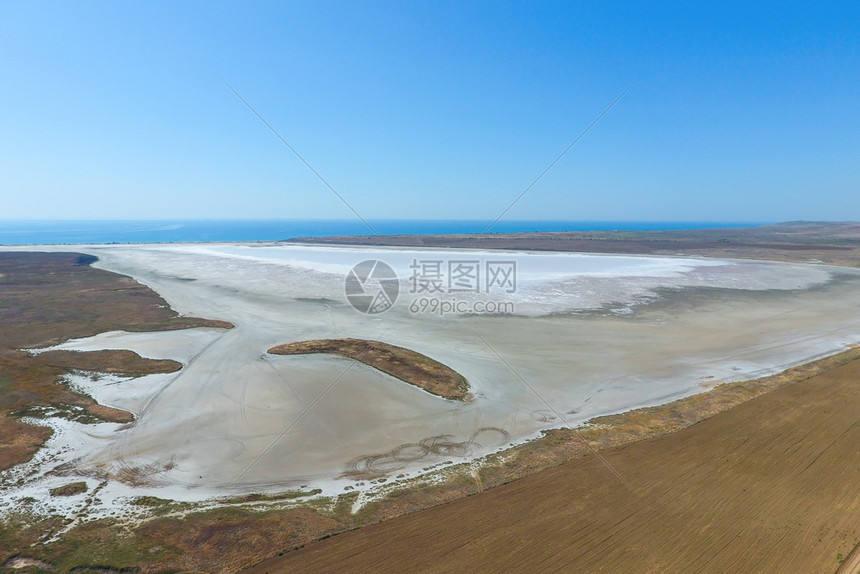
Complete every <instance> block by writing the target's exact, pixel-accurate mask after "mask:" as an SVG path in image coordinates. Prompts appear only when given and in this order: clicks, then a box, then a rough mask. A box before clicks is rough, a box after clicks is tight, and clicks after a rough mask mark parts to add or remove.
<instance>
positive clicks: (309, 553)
mask: <svg viewBox="0 0 860 574" xmlns="http://www.w3.org/2000/svg"><path fill="white" fill-rule="evenodd" d="M858 404H860V361H858V360H853V361H851V362H849V363H847V364H844V365H841V366H837V367H835V368H833V369H832V370H830V371H827V372H825V373H823V374H819V375H816V376H813V377H811V378H808V379H805V380H802V381H799V382H797V383H794V384H791V385H788V386H784V387H782V388H779V389H777V390H774V391H772V392H770V393H767V394H764V395H761V396H758V397H757V398H754V399H752V400H749V401H747V402H744V403H743V404H740V405H738V406H735V407H734V408H731V409H729V410H726V411H724V412H722V413H720V414H717V415H715V416H713V417H710V418H708V419H706V420H703V421H702V422H699V423H698V424H695V425H693V426H690V427H688V428H686V429H684V430H680V431H677V432H673V433H669V434H665V435H663V436H659V437H657V438H652V439H648V440H641V441H637V442H633V443H630V444H628V445H626V446H622V447H615V448H610V449H606V450H603V451H602V452H601V454H602V456H603V457H604V458H605V460H606V461H607V462H608V463H609V464H610V465H611V466H612V467H613V468H614V469H615V470H616V471H617V472H618V473H620V474H621V476H623V477H624V479H625V480H626V481H627V482H628V483H629V484H630V485H631V487H632V490H628V489H627V488H626V487H625V486H624V485H623V484H622V483H621V482H620V481H619V480H617V479H616V478H615V477H614V476H613V475H612V474H611V473H610V472H609V471H608V469H607V468H606V467H605V466H604V464H603V463H602V462H601V461H599V460H598V459H597V458H596V457H595V456H593V455H590V454H587V453H586V454H584V455H582V456H579V457H576V458H574V459H573V460H571V461H570V462H568V463H566V464H563V465H561V466H558V467H556V468H551V469H548V470H544V471H542V472H538V473H536V474H532V475H530V476H526V477H525V478H522V479H520V480H517V481H515V482H511V483H509V484H505V485H502V486H499V487H497V488H493V489H490V490H487V491H484V492H482V493H479V494H476V495H474V496H470V497H467V498H464V499H462V500H458V501H455V502H451V503H448V504H444V505H441V506H437V507H435V508H431V509H428V510H422V511H419V512H414V513H412V514H408V515H405V516H402V517H399V518H395V519H392V520H388V521H384V522H381V523H378V524H374V525H370V526H366V527H364V528H361V529H358V530H353V531H349V532H345V533H343V534H340V535H338V536H335V537H332V538H329V539H327V540H324V541H321V542H317V543H313V544H309V545H307V546H305V547H303V548H300V549H298V550H295V551H293V552H289V553H286V554H285V555H283V556H281V557H277V558H274V559H271V560H269V561H267V562H263V563H261V564H259V565H258V566H256V567H255V568H252V569H250V570H249V571H248V572H252V573H262V572H271V573H275V572H504V571H508V572H510V571H519V572H541V571H543V572H547V571H565V572H655V573H656V572H714V573H725V572H767V573H776V572H786V573H796V572H804V573H815V572H822V573H832V572H835V571H836V570H837V568H839V566H840V560H841V559H844V558H845V557H847V556H848V555H849V553H850V552H851V551H852V549H853V548H854V547H855V545H856V544H857V543H858V540H860V409H858V408H857V405H858Z"/></svg>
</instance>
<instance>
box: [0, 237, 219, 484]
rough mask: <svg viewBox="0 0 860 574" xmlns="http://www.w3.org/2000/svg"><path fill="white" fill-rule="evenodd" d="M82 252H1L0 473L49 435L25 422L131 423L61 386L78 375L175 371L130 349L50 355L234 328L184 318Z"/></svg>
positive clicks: (124, 414)
mask: <svg viewBox="0 0 860 574" xmlns="http://www.w3.org/2000/svg"><path fill="white" fill-rule="evenodd" d="M95 261H97V259H96V258H95V257H93V256H92V255H84V254H81V253H39V252H35V253H31V252H28V253H12V252H9V253H0V470H4V469H7V468H11V467H12V466H14V465H16V464H20V463H22V462H25V461H27V460H29V459H30V457H31V456H32V455H33V454H34V453H35V452H36V451H37V450H38V449H39V447H40V446H41V445H42V444H44V442H45V441H46V440H47V439H48V438H50V436H51V430H50V429H49V428H47V427H43V426H35V425H30V424H26V423H25V422H23V421H22V420H21V419H22V418H24V417H31V418H41V417H43V416H45V415H46V414H47V413H54V414H58V415H59V416H65V417H67V418H70V419H73V420H78V421H81V422H98V421H113V422H129V421H130V420H131V414H130V413H127V412H125V411H121V410H118V409H114V408H110V407H106V406H103V405H100V404H98V403H96V401H94V400H93V399H92V398H90V397H89V396H86V395H82V394H80V393H77V392H75V391H74V390H72V389H70V388H69V387H68V386H67V385H65V384H63V380H64V379H63V377H64V376H65V375H66V374H68V373H69V372H70V371H73V370H84V371H98V372H103V373H114V374H119V375H128V376H139V375H145V374H150V373H164V372H171V371H175V370H178V369H179V368H180V367H181V365H180V364H179V363H176V362H175V361H156V360H151V359H145V358H143V357H141V356H139V355H137V354H136V353H132V352H131V351H119V350H111V351H98V352H88V353H80V352H70V351H49V352H46V353H40V354H35V355H33V354H30V353H29V352H27V351H26V350H24V349H32V348H38V347H48V346H51V345H56V344H58V343H61V342H63V341H66V340H68V339H73V338H81V337H89V336H92V335H96V334H98V333H103V332H105V331H112V330H119V329H121V330H126V331H163V330H172V329H186V328H190V327H218V328H230V327H232V325H231V324H229V323H225V322H223V321H212V320H207V319H197V318H194V317H182V316H180V315H179V314H178V313H176V312H175V311H174V310H173V309H171V308H170V307H169V306H168V305H167V303H166V302H165V301H164V299H162V298H161V297H160V296H159V295H158V294H157V293H155V292H154V291H153V290H151V289H149V288H148V287H146V286H144V285H141V284H140V283H138V282H137V281H135V280H134V279H132V278H130V277H125V276H122V275H118V274H116V273H110V272H108V271H103V270H101V269H93V268H92V267H90V265H91V264H92V263H94V262H95Z"/></svg>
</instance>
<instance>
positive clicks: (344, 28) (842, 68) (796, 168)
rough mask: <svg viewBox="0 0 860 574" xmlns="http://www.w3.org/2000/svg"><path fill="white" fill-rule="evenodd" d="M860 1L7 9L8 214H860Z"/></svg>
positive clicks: (1, 148)
mask: <svg viewBox="0 0 860 574" xmlns="http://www.w3.org/2000/svg"><path fill="white" fill-rule="evenodd" d="M857 22H860V4H858V3H857V2H845V3H841V4H817V5H812V4H811V3H805V4H794V3H785V2H780V3H767V2H764V3H749V2H743V3H734V4H729V3H719V5H714V6H710V7H708V6H700V5H698V3H690V4H680V3H678V4H675V3H659V4H657V3H655V4H651V5H644V3H628V4H625V3H614V4H613V3H607V2H582V3H574V2H537V3H535V2H522V3H504V2H493V3H489V2H479V3H461V2H433V3H426V2H398V3H395V2H373V3H366V4H365V5H363V6H359V5H358V3H336V2H294V3H280V2H278V3H276V2H272V3H267V2H254V3H250V2H248V3H245V2H242V3H239V2H235V3H224V2H205V3H202V2H201V3H192V2H141V3H127V2H80V3H77V2H74V3H73V2H39V1H28V2H3V3H0V54H2V55H0V82H2V90H0V104H2V109H3V113H2V114H0V186H2V192H0V193H2V202H0V219H16V218H23V219H53V218H73V219H79V218H92V219H101V218H105V219H107V218H123V219H129V218H153V219H168V218H234V217H235V218H349V217H352V214H351V212H350V211H349V210H348V209H347V208H346V207H345V206H344V205H343V204H342V203H341V202H340V201H339V200H338V199H337V198H336V197H335V196H334V195H333V194H332V193H331V192H330V191H329V190H328V189H327V188H326V187H325V186H324V185H323V184H322V183H321V182H320V181H319V180H317V179H316V177H315V176H314V175H313V174H312V173H311V172H310V171H309V170H308V169H307V168H306V167H305V166H304V165H303V164H302V163H301V162H300V161H299V160H298V159H297V158H296V157H295V156H293V155H292V154H291V153H290V152H289V150H288V149H287V148H286V147H285V146H284V145H283V144H282V143H281V142H280V141H278V140H277V139H276V138H275V136H274V135H273V134H272V133H271V132H270V131H268V129H267V128H266V127H265V126H264V125H263V124H262V123H261V122H260V121H259V120H258V119H257V118H256V117H255V116H254V115H253V114H252V113H251V112H250V111H249V110H248V109H247V108H246V107H245V106H244V104H242V102H241V101H239V100H238V99H237V98H236V96H235V95H234V94H233V93H232V92H231V91H230V90H229V89H228V88H227V86H226V85H225V82H229V83H230V84H231V85H232V86H233V87H234V88H235V89H236V90H237V91H238V92H239V93H241V94H242V96H243V97H244V98H245V99H247V100H248V102H250V103H251V105H253V106H254V107H255V108H256V110H257V111H258V112H259V113H260V114H261V115H262V116H263V117H264V118H266V120H267V121H268V122H269V123H270V124H271V125H272V126H273V127H275V128H276V129H277V130H278V131H279V132H280V134H281V135H282V136H283V137H284V138H285V139H286V140H287V141H288V142H290V144H291V145H293V146H294V147H295V148H296V149H297V150H298V151H299V152H300V153H301V154H302V155H303V156H304V158H305V159H306V160H307V161H308V162H309V163H310V164H311V165H312V166H314V168H316V169H317V170H318V171H319V172H320V173H321V174H322V175H323V176H324V177H325V178H326V179H327V180H328V181H329V183H331V185H332V186H333V187H334V188H335V189H336V190H338V192H339V193H341V195H342V196H343V197H344V198H345V199H346V200H347V201H348V202H349V203H350V204H351V205H352V206H353V207H354V208H355V209H356V210H357V211H358V212H359V213H360V214H361V215H362V216H364V217H365V218H370V219H379V218H434V219H447V218H450V219H493V218H495V217H496V216H497V215H499V214H500V213H501V212H502V211H503V210H504V209H505V208H506V207H507V206H508V205H509V204H510V203H511V202H512V201H513V200H514V199H515V198H516V197H517V196H518V195H519V194H520V193H522V191H523V190H524V189H525V188H526V187H527V186H528V185H529V183H531V181H532V180H533V179H534V178H535V177H537V176H538V175H539V174H540V173H541V171H543V170H544V169H545V168H546V167H547V165H549V163H550V162H551V161H552V160H553V159H554V158H555V157H556V156H557V155H558V154H559V153H561V152H562V151H563V150H564V149H565V148H566V147H567V146H568V145H569V144H570V143H571V142H572V141H573V140H574V139H575V138H576V136H577V135H579V133H580V132H581V131H582V130H583V129H585V128H586V127H587V126H588V125H589V124H590V123H591V122H592V121H593V120H594V119H595V118H596V117H597V116H598V115H599V114H600V113H601V112H602V111H603V110H604V108H606V106H608V105H609V104H610V103H611V102H612V101H613V100H614V99H615V98H616V97H617V96H618V94H620V93H621V92H622V91H623V90H624V89H625V88H626V87H627V86H628V85H630V84H631V83H632V82H635V84H634V86H633V88H632V89H631V90H630V91H629V92H628V93H627V95H626V96H625V97H624V98H623V99H622V100H621V101H620V102H619V103H618V104H617V105H616V106H615V107H614V108H613V109H612V110H611V111H610V112H609V113H608V114H607V115H606V116H605V117H604V118H603V119H602V120H601V121H600V122H599V123H598V124H597V125H596V126H595V127H594V128H593V129H592V130H591V131H590V132H589V133H588V134H587V135H586V136H585V137H584V138H583V139H582V140H581V141H580V142H579V143H578V144H577V145H576V146H575V147H574V148H573V149H572V150H571V151H570V152H569V153H568V155H567V156H565V157H564V158H563V159H562V160H561V161H560V162H559V163H558V164H557V165H556V166H555V167H554V168H553V169H552V170H551V171H550V172H549V173H548V174H547V175H546V176H545V177H544V179H543V180H541V181H540V182H539V183H538V184H537V185H536V186H535V187H534V188H533V189H532V190H531V191H530V192H529V193H528V194H527V195H526V196H525V197H524V198H523V199H522V200H521V201H520V202H519V203H518V204H517V205H516V206H515V207H514V208H513V209H511V211H510V212H509V213H508V214H507V216H506V217H507V218H509V219H554V220H559V219H569V220H698V221H781V220H794V219H830V220H848V219H853V220H858V219H860V183H858V182H860V106H858V102H860V26H857Z"/></svg>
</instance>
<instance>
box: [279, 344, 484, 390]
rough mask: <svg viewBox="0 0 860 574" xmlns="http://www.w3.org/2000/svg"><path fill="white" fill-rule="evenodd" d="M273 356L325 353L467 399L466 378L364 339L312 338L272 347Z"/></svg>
mask: <svg viewBox="0 0 860 574" xmlns="http://www.w3.org/2000/svg"><path fill="white" fill-rule="evenodd" d="M269 352H270V353H272V354H274V355H308V354H318V353H326V354H333V355H341V356H343V357H347V358H349V359H353V360H356V361H358V362H360V363H364V364H365V365H369V366H371V367H373V368H374V369H378V370H380V371H382V372H383V373H387V374H389V375H391V376H392V377H395V378H397V379H400V380H401V381H404V382H406V383H409V384H410V385H415V386H416V387H419V388H421V389H424V390H425V391H427V392H428V393H431V394H434V395H437V396H440V397H443V398H446V399H451V400H456V401H462V400H466V399H467V398H468V392H469V383H468V382H467V381H466V378H465V377H464V376H463V375H461V374H460V373H458V372H457V371H455V370H453V369H452V368H451V367H448V366H447V365H443V364H442V363H440V362H439V361H436V360H434V359H431V358H430V357H428V356H426V355H422V354H421V353H417V352H415V351H412V350H410V349H404V348H403V347H397V346H395V345H389V344H388V343H383V342H381V341H368V340H366V339H352V338H346V339H315V340H311V341H298V342H295V343H287V344H285V345H278V346H277V347H272V348H271V349H269Z"/></svg>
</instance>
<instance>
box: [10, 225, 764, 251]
mask: <svg viewBox="0 0 860 574" xmlns="http://www.w3.org/2000/svg"><path fill="white" fill-rule="evenodd" d="M368 223H369V224H370V225H371V226H372V227H373V229H374V230H375V231H376V232H377V233H379V234H380V235H399V234H447V233H481V232H483V231H484V230H485V229H486V228H487V226H489V225H490V223H491V222H490V221H481V220H396V219H387V220H370V221H369V222H368ZM761 224H762V223H761V222H715V221H710V222H695V221H658V222H655V221H499V222H498V223H496V224H495V225H494V226H493V228H492V231H491V232H492V233H518V232H530V231H599V230H614V229H623V230H655V229H705V228H715V227H751V226H754V225H761ZM372 234H373V232H372V231H371V230H370V229H369V228H368V227H367V226H366V225H365V224H364V223H363V222H361V221H360V220H321V219H317V220H313V219H303V220H298V219H296V220H258V221H252V220H187V221H179V220H176V221H170V220H165V221H101V220H100V221H17V220H14V221H13V220H8V221H2V220H0V245H53V244H75V243H178V242H211V241H278V240H282V239H290V238H293V237H324V236H327V235H372Z"/></svg>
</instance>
